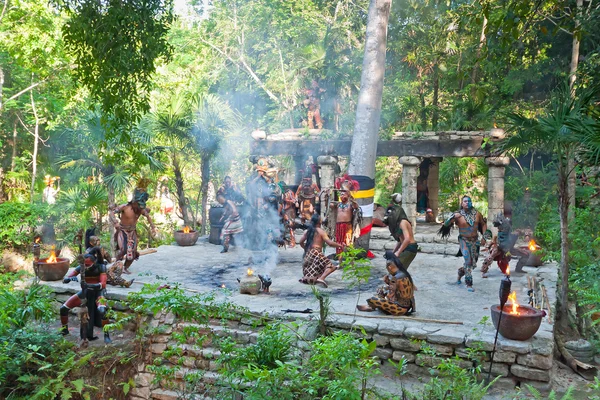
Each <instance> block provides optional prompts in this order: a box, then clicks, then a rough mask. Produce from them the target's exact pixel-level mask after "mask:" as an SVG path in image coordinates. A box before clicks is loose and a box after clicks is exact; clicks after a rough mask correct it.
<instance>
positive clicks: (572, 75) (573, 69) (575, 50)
mask: <svg viewBox="0 0 600 400" xmlns="http://www.w3.org/2000/svg"><path fill="white" fill-rule="evenodd" d="M582 9H583V0H577V11H576V14H575V29H573V46H572V47H571V65H570V68H569V90H570V91H571V96H573V97H574V96H575V81H576V80H577V66H578V65H579V44H580V40H579V39H580V37H579V29H580V25H581V12H582ZM568 172H569V191H568V195H569V206H570V210H571V212H570V214H569V221H573V218H574V217H575V215H574V213H575V178H576V177H575V175H576V174H575V162H574V160H573V159H572V158H570V159H569V164H568Z"/></svg>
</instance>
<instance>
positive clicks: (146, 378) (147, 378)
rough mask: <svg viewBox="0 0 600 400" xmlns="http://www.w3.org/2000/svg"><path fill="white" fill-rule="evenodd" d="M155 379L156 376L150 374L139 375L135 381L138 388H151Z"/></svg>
mask: <svg viewBox="0 0 600 400" xmlns="http://www.w3.org/2000/svg"><path fill="white" fill-rule="evenodd" d="M153 379H154V374H148V373H144V372H142V373H139V374H137V375H136V376H135V378H134V379H133V380H134V382H135V385H136V387H143V386H150V385H151V384H152V380H153Z"/></svg>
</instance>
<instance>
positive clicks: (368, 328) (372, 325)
mask: <svg viewBox="0 0 600 400" xmlns="http://www.w3.org/2000/svg"><path fill="white" fill-rule="evenodd" d="M378 327H379V323H378V322H375V321H369V320H365V321H360V322H355V323H354V325H353V326H352V328H353V329H356V330H358V331H359V332H360V331H361V328H362V329H364V331H365V332H366V333H374V332H377V328H378Z"/></svg>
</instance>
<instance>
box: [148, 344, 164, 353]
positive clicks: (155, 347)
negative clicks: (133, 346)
mask: <svg viewBox="0 0 600 400" xmlns="http://www.w3.org/2000/svg"><path fill="white" fill-rule="evenodd" d="M166 349H167V345H166V343H154V344H152V345H151V346H150V351H151V352H152V353H154V354H162V353H163V352H164V351H165V350H166Z"/></svg>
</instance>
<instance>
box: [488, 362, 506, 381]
mask: <svg viewBox="0 0 600 400" xmlns="http://www.w3.org/2000/svg"><path fill="white" fill-rule="evenodd" d="M489 370H490V362H489V361H486V362H484V363H483V364H481V373H482V375H483V376H487V373H488V371H489ZM508 371H509V367H508V364H502V363H497V362H494V364H493V365H492V376H493V377H496V376H504V377H507V376H508Z"/></svg>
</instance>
